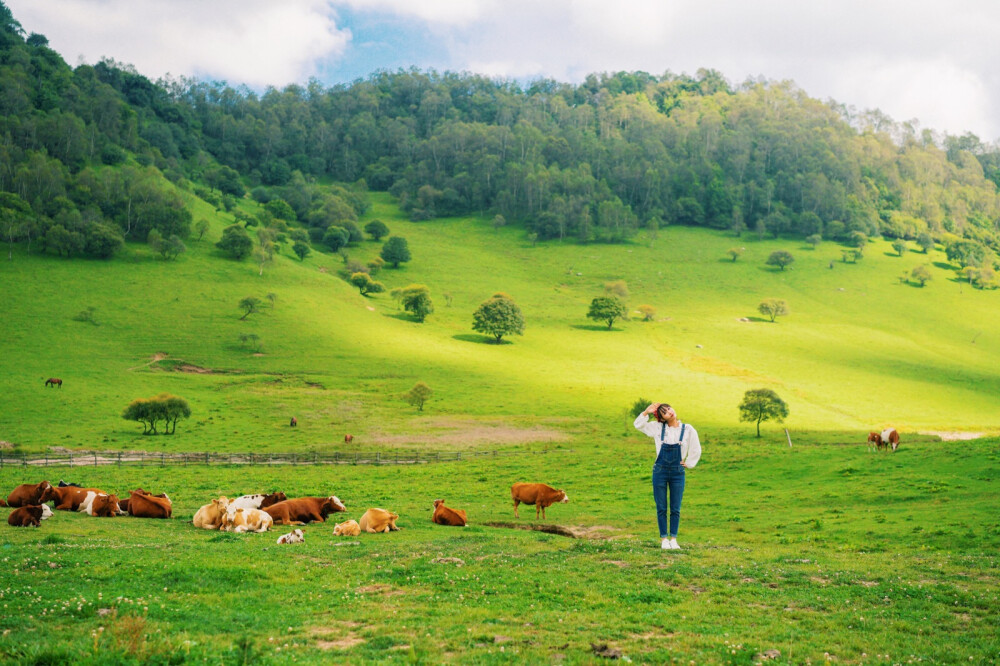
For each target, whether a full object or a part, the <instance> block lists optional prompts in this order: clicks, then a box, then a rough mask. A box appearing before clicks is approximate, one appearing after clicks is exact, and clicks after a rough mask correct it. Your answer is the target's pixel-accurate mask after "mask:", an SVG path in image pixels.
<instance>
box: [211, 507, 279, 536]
mask: <svg viewBox="0 0 1000 666" xmlns="http://www.w3.org/2000/svg"><path fill="white" fill-rule="evenodd" d="M273 524H274V520H273V519H272V518H271V516H270V515H269V514H268V513H267V512H266V511H261V510H260V509H236V511H233V512H228V511H227V512H226V515H225V516H223V518H222V529H224V530H225V531H227V532H236V533H237V534H240V533H242V532H266V531H268V530H269V529H271V525H273Z"/></svg>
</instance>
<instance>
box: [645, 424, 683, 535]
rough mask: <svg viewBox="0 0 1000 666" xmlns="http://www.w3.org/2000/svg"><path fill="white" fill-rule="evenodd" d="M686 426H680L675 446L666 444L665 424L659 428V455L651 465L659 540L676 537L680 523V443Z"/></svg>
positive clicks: (681, 479)
mask: <svg viewBox="0 0 1000 666" xmlns="http://www.w3.org/2000/svg"><path fill="white" fill-rule="evenodd" d="M686 429H687V424H686V423H682V424H681V436H680V439H678V440H677V443H676V444H667V443H666V436H667V424H666V423H664V424H663V427H662V428H660V453H659V455H657V456H656V462H655V463H654V464H653V500H655V502H656V523H657V525H658V526H659V528H660V538H661V539H666V538H667V537H668V536H669V537H676V536H677V528H678V526H679V525H680V522H681V498H682V497H683V496H684V467H683V466H682V465H681V444H680V443H681V442H683V441H684V431H685V430H686ZM668 488H669V489H670V532H669V534H668V533H667V489H668Z"/></svg>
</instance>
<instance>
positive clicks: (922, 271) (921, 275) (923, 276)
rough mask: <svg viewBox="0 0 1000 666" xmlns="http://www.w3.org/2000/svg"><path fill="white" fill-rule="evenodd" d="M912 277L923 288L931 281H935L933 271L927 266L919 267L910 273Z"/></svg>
mask: <svg viewBox="0 0 1000 666" xmlns="http://www.w3.org/2000/svg"><path fill="white" fill-rule="evenodd" d="M910 277H911V278H913V279H914V280H916V281H917V282H919V283H920V286H921V287H923V286H924V285H925V284H926V283H927V282H928V281H929V280H932V279H933V277H934V276H933V275H931V271H930V269H929V268H927V267H926V266H917V267H915V268H914V269H913V270H912V271H910Z"/></svg>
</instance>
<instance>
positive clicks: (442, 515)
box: [431, 499, 467, 527]
mask: <svg viewBox="0 0 1000 666" xmlns="http://www.w3.org/2000/svg"><path fill="white" fill-rule="evenodd" d="M431 522H433V523H437V524H438V525H453V526H455V527H465V526H466V524H467V521H466V518H465V511H464V510H462V509H451V508H449V507H446V506H445V505H444V500H443V499H436V500H434V515H433V516H431Z"/></svg>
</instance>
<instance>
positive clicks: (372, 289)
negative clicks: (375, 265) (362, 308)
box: [349, 273, 385, 296]
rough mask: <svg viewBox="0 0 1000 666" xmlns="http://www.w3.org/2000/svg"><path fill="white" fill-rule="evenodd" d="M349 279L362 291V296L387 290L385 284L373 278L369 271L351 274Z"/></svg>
mask: <svg viewBox="0 0 1000 666" xmlns="http://www.w3.org/2000/svg"><path fill="white" fill-rule="evenodd" d="M349 281H350V283H351V284H353V285H354V286H355V287H357V288H358V291H359V292H361V295H362V296H367V295H368V294H377V293H381V292H383V291H385V285H384V284H382V283H381V282H376V281H375V280H373V279H372V278H371V276H370V275H368V273H353V274H351V277H350V280H349Z"/></svg>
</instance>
